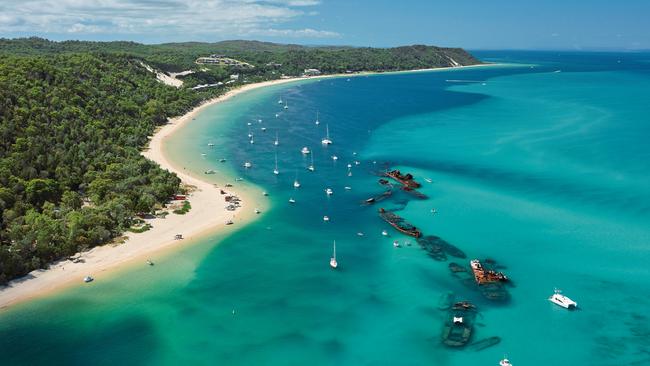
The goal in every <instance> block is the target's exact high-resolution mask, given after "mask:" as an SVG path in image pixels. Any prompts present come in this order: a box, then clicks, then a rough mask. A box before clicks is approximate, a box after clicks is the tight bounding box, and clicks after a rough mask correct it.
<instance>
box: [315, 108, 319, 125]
mask: <svg viewBox="0 0 650 366" xmlns="http://www.w3.org/2000/svg"><path fill="white" fill-rule="evenodd" d="M314 123H315V124H316V125H317V126H318V125H319V124H320V121H319V120H318V111H316V121H314Z"/></svg>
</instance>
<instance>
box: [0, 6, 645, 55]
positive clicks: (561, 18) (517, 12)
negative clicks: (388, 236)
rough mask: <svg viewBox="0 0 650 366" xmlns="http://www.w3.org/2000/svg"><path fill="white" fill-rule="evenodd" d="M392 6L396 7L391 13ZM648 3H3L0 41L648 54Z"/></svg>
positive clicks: (0, 8)
mask: <svg viewBox="0 0 650 366" xmlns="http://www.w3.org/2000/svg"><path fill="white" fill-rule="evenodd" d="M397 10H399V11H397ZM648 13H650V4H649V3H645V2H643V1H640V0H632V1H629V2H627V3H626V4H625V6H620V5H617V4H612V3H611V2H607V1H603V0H595V1H592V2H590V4H589V7H588V8H585V7H584V2H582V1H579V0H569V1H565V2H557V1H551V2H548V3H544V4H537V3H533V2H530V1H524V2H515V1H503V2H500V3H496V4H490V6H489V7H477V6H475V4H473V3H472V1H470V0H461V1H458V2H455V3H453V4H449V3H445V2H436V3H429V2H424V1H418V0H407V1H405V2H403V3H401V4H400V7H399V9H396V8H395V7H394V6H391V5H389V4H381V3H379V4H377V3H374V2H370V1H367V0H366V1H359V2H354V3H347V2H343V1H340V0H323V1H321V0H228V1H222V0H205V1H195V0H188V1H182V0H159V1H151V0H107V1H103V2H102V3H101V4H95V5H87V4H82V3H80V2H78V1H74V0H56V1H55V0H26V1H24V2H22V3H20V4H0V38H9V39H12V38H25V37H32V36H34V37H40V38H46V39H49V40H53V41H65V40H80V41H100V42H110V41H132V42H137V43H143V44H161V43H181V42H190V41H185V40H187V39H191V40H193V41H192V42H209V43H213V42H218V41H223V40H239V39H241V40H259V41H263V42H272V43H281V44H299V45H318V46H323V45H345V46H352V47H379V48H386V47H395V46H400V45H412V44H426V45H435V46H439V47H460V48H464V49H468V50H541V51H544V50H548V51H556V50H557V51H561V50H575V51H580V50H586V51H602V50H611V51H645V50H649V49H650V26H649V25H647V24H646V23H647V22H646V21H645V19H644V14H648Z"/></svg>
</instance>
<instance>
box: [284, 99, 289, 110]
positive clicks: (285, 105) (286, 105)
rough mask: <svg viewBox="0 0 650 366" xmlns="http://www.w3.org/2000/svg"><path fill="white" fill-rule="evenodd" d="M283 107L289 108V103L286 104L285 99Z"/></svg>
mask: <svg viewBox="0 0 650 366" xmlns="http://www.w3.org/2000/svg"><path fill="white" fill-rule="evenodd" d="M284 109H289V105H288V104H287V102H286V101H285V102H284Z"/></svg>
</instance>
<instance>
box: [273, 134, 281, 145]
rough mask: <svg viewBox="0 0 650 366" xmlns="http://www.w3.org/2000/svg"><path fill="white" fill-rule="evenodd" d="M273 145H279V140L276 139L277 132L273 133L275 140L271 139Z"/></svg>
mask: <svg viewBox="0 0 650 366" xmlns="http://www.w3.org/2000/svg"><path fill="white" fill-rule="evenodd" d="M273 145H275V146H278V145H280V140H279V139H278V133H277V132H276V133H275V141H273Z"/></svg>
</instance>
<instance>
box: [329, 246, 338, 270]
mask: <svg viewBox="0 0 650 366" xmlns="http://www.w3.org/2000/svg"><path fill="white" fill-rule="evenodd" d="M338 266H339V264H338V262H336V240H334V245H333V246H332V258H330V267H332V268H334V269H336V268H337V267H338Z"/></svg>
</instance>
